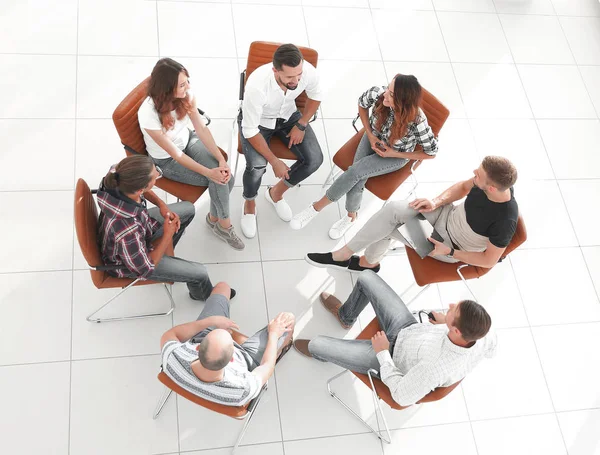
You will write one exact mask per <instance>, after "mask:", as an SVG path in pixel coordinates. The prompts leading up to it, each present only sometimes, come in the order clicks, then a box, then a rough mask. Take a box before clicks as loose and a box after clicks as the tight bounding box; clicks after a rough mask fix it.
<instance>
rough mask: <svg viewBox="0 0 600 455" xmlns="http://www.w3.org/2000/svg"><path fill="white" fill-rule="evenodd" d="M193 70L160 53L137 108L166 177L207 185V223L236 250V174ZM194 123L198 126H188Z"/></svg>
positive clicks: (151, 152) (150, 148) (239, 245)
mask: <svg viewBox="0 0 600 455" xmlns="http://www.w3.org/2000/svg"><path fill="white" fill-rule="evenodd" d="M189 77H190V75H189V73H188V71H187V70H186V69H185V68H184V67H183V66H182V65H181V64H180V63H177V62H176V61H175V60H173V59H170V58H162V59H160V60H159V61H158V62H157V63H156V65H155V66H154V69H153V70H152V74H151V75H150V84H149V86H148V98H146V100H144V102H143V103H142V105H141V106H140V109H139V111H138V120H139V123H140V127H141V129H142V134H143V135H144V141H145V143H146V150H147V151H148V155H150V157H152V160H153V162H154V164H156V165H157V166H160V168H161V169H162V170H163V172H164V175H165V177H167V178H169V179H171V180H175V181H177V182H182V183H187V184H189V185H195V186H208V192H209V194H210V212H209V213H208V214H207V215H206V223H207V224H208V226H209V227H210V228H211V229H212V232H213V234H214V235H215V236H217V237H218V238H220V239H221V240H223V241H225V242H226V243H227V244H228V245H229V246H230V247H232V248H234V249H236V250H242V249H244V242H242V240H241V239H240V238H239V237H238V236H237V234H236V233H235V231H234V229H233V226H232V225H231V221H230V219H229V193H230V192H231V189H232V188H233V176H232V175H231V170H230V169H229V166H228V165H227V161H226V160H225V157H224V156H223V154H222V153H221V151H220V150H219V148H218V147H217V144H216V143H215V140H214V139H213V137H212V134H211V133H210V130H209V129H208V128H207V127H206V125H204V122H203V121H202V117H200V114H199V112H198V109H197V107H196V98H195V96H194V94H193V93H192V92H191V91H190V90H189V88H190V83H189ZM189 122H191V123H192V125H193V127H194V130H195V131H192V130H190V129H189V128H188V124H189Z"/></svg>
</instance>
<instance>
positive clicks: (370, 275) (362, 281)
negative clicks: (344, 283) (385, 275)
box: [356, 270, 381, 287]
mask: <svg viewBox="0 0 600 455" xmlns="http://www.w3.org/2000/svg"><path fill="white" fill-rule="evenodd" d="M379 280H381V278H380V277H379V275H377V274H376V273H375V272H373V271H372V270H363V271H362V272H360V273H359V274H358V278H357V279H356V284H357V285H358V286H366V287H369V286H371V285H372V284H373V283H375V282H377V281H379Z"/></svg>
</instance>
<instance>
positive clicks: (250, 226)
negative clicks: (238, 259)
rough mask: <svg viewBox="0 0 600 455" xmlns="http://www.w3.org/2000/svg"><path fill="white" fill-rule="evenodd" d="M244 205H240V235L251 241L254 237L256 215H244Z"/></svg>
mask: <svg viewBox="0 0 600 455" xmlns="http://www.w3.org/2000/svg"><path fill="white" fill-rule="evenodd" d="M244 205H245V204H244V203H242V221H241V223H240V224H241V226H242V234H244V237H246V238H247V239H251V238H253V237H254V236H255V235H256V214H255V213H244ZM255 210H256V209H255Z"/></svg>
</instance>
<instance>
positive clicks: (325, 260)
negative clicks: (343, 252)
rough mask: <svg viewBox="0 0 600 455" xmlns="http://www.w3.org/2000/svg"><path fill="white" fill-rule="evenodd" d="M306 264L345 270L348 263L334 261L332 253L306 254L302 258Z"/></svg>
mask: <svg viewBox="0 0 600 455" xmlns="http://www.w3.org/2000/svg"><path fill="white" fill-rule="evenodd" d="M304 259H305V260H306V262H308V263H309V264H310V265H314V266H315V267H321V268H332V269H340V270H345V269H347V268H348V265H349V264H350V261H334V260H333V254H332V253H308V254H307V255H306V256H304Z"/></svg>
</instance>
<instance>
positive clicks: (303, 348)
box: [294, 339, 312, 358]
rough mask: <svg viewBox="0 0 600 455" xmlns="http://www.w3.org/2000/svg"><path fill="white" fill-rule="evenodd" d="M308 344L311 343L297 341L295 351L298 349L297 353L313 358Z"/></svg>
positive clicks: (301, 340)
mask: <svg viewBox="0 0 600 455" xmlns="http://www.w3.org/2000/svg"><path fill="white" fill-rule="evenodd" d="M308 343H310V340H303V339H299V340H296V341H294V349H296V351H298V352H299V353H300V354H302V355H304V356H306V357H310V358H312V354H311V353H310V351H309V350H308Z"/></svg>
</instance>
